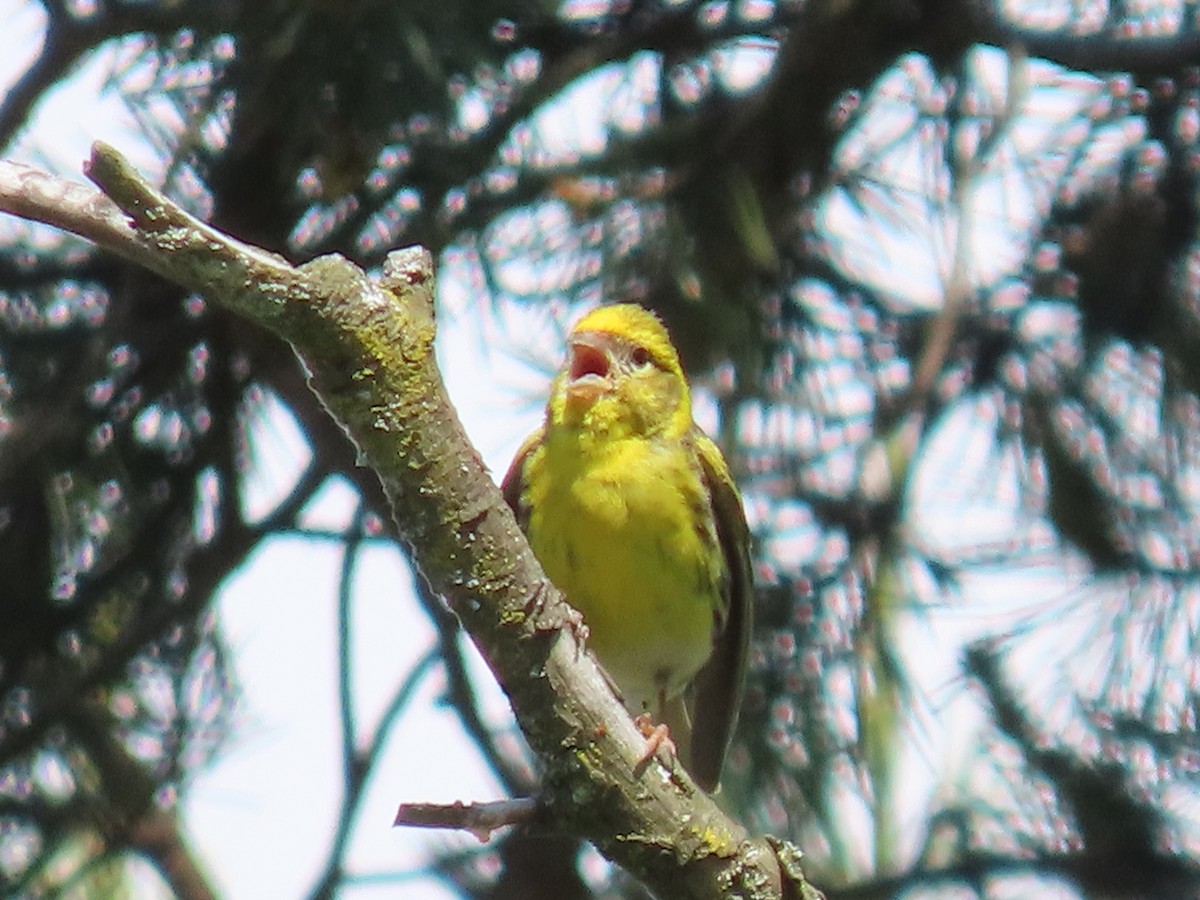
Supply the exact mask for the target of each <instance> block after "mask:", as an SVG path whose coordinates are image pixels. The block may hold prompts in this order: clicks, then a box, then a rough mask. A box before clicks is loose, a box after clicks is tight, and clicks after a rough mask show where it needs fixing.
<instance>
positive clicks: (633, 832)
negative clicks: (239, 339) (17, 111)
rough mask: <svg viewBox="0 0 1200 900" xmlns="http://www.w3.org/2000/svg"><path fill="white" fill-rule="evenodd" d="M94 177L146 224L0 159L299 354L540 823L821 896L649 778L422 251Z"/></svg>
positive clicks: (21, 208) (708, 887)
mask: <svg viewBox="0 0 1200 900" xmlns="http://www.w3.org/2000/svg"><path fill="white" fill-rule="evenodd" d="M14 169H15V170H16V171H15V172H14ZM87 172H88V174H89V176H90V177H91V178H92V179H93V180H94V181H95V182H96V183H97V184H98V185H99V186H100V187H101V188H102V189H103V190H104V192H105V193H106V194H108V196H109V197H111V198H112V199H113V200H114V201H116V204H117V205H118V207H120V209H121V210H122V211H123V212H124V213H125V214H126V215H128V216H129V217H130V218H131V219H132V227H130V225H129V224H128V223H127V222H126V221H125V220H123V219H122V217H121V216H120V215H119V214H118V213H117V212H115V211H114V209H113V208H112V206H111V204H108V203H106V202H105V201H103V200H102V199H101V198H98V197H96V196H94V195H91V196H89V195H88V194H87V193H86V192H85V191H84V189H82V188H80V187H77V186H66V185H64V184H63V183H62V182H59V181H57V180H56V179H52V178H50V177H49V176H46V175H41V174H38V173H33V172H31V170H28V169H22V168H21V167H13V166H12V165H11V164H0V210H8V211H12V212H16V213H18V214H19V215H23V216H25V217H27V218H35V219H38V220H39V221H48V222H50V223H51V224H56V225H59V226H60V227H66V228H68V229H70V230H72V231H75V232H76V233H77V234H83V235H84V236H85V237H89V238H91V239H92V240H95V241H97V242H98V243H100V244H102V246H106V247H109V248H111V249H114V250H116V251H117V252H121V253H122V254H123V255H126V256H127V257H128V258H130V259H133V260H134V261H136V262H138V263H139V264H142V265H146V266H148V267H150V268H152V269H154V270H155V271H157V272H159V273H160V274H163V275H164V276H165V277H167V278H169V279H171V280H173V281H175V282H176V283H178V284H181V285H183V286H184V287H186V288H189V289H191V290H197V291H203V292H204V293H205V294H206V296H208V297H209V298H210V299H212V300H213V301H215V302H217V303H220V304H222V305H224V306H226V307H227V308H229V309H231V310H233V311H235V312H237V313H239V314H241V315H243V316H245V317H247V318H249V319H251V320H253V321H255V322H257V323H259V324H261V325H263V326H265V327H267V328H268V329H270V330H272V331H274V332H275V333H276V334H278V335H280V336H281V337H283V338H284V339H286V340H288V341H289V342H291V343H292V345H293V346H294V347H295V348H296V350H297V352H298V353H299V354H300V356H301V357H302V358H303V359H304V361H305V363H306V364H307V366H308V370H309V372H310V373H311V384H312V386H313V389H314V390H315V391H316V393H317V394H318V396H319V397H320V398H321V400H322V402H323V403H324V404H325V406H326V407H327V408H328V410H329V411H330V413H331V414H332V415H333V416H334V417H335V418H336V419H337V420H338V421H339V422H340V424H341V425H342V427H343V428H344V429H345V430H346V432H347V434H349V435H350V437H351V438H352V439H353V441H354V442H355V444H356V445H357V447H358V449H359V451H360V453H361V454H362V457H363V459H364V460H365V461H366V462H368V463H369V464H370V466H371V467H372V468H373V469H374V470H375V472H376V474H378V476H379V478H380V481H381V483H382V485H383V490H384V493H385V494H386V496H387V497H388V500H389V503H390V504H391V508H392V513H393V517H394V518H395V521H396V525H397V527H398V529H399V531H400V533H401V535H402V536H403V538H404V539H405V540H406V541H407V542H409V543H410V545H411V547H412V550H413V557H414V559H415V560H416V561H417V562H418V564H419V565H420V567H421V569H422V571H423V572H424V574H425V577H426V578H427V579H428V581H429V583H430V585H431V586H432V587H433V588H434V590H435V591H437V592H438V593H439V594H441V595H442V596H443V597H444V598H445V599H446V601H447V602H448V604H449V605H450V607H451V609H453V610H454V612H455V614H456V615H457V616H458V618H459V620H460V621H461V622H462V623H463V624H464V626H465V627H466V628H467V630H468V632H469V633H470V635H471V637H472V639H473V640H474V642H475V644H476V645H477V646H478V648H479V650H480V652H481V653H482V655H483V657H484V659H485V660H486V661H487V663H488V665H489V666H490V667H491V669H492V671H493V673H494V674H495V676H496V677H497V679H498V680H499V682H500V684H501V685H502V686H503V688H504V689H505V691H506V692H507V694H508V696H509V699H510V700H511V702H512V705H513V709H514V711H515V713H516V715H517V719H518V721H519V722H520V725H521V727H522V729H523V730H524V732H525V734H526V736H527V737H528V739H529V743H530V745H531V746H532V747H533V749H534V751H535V752H536V753H537V754H538V756H539V758H540V759H541V760H542V762H543V764H544V766H545V773H544V778H543V790H542V794H541V796H540V797H539V798H538V806H539V812H540V817H542V818H544V819H545V821H547V822H548V823H549V824H550V826H551V827H555V828H558V829H561V830H563V831H564V832H566V833H568V834H571V835H576V836H579V837H583V838H586V839H588V840H591V841H593V842H594V843H595V844H596V846H597V847H598V848H599V849H600V851H601V852H602V853H604V854H605V855H606V856H608V857H609V858H610V859H612V860H613V861H614V862H616V863H618V864H619V865H621V866H623V867H624V868H626V869H627V870H629V871H630V872H631V873H633V874H634V875H636V876H637V877H639V878H641V879H642V880H643V881H644V882H646V884H647V885H648V886H649V887H650V888H651V889H652V890H657V891H661V892H663V893H665V894H669V895H670V896H674V897H723V896H731V895H734V894H736V895H738V896H742V897H747V898H755V897H758V898H767V897H782V896H788V897H792V896H797V897H798V896H805V897H814V896H818V895H817V893H816V892H815V891H814V890H813V889H812V888H811V887H809V886H808V885H807V884H806V883H805V882H804V880H803V877H802V876H801V875H800V873H799V870H798V868H797V866H796V865H795V860H796V859H797V857H798V853H797V851H795V850H794V848H790V847H787V846H786V845H780V844H777V843H773V842H768V841H765V840H761V839H752V838H750V837H749V836H748V835H747V834H746V832H745V830H744V829H742V828H741V827H740V826H739V825H738V824H736V823H735V822H733V821H732V820H730V819H729V818H728V817H727V816H726V815H725V814H724V813H723V812H722V811H721V810H720V809H719V808H718V807H717V806H716V804H715V803H714V802H713V801H712V799H711V798H710V797H708V796H707V795H706V794H704V793H703V792H702V791H700V790H698V789H697V788H696V787H695V785H694V784H693V783H692V782H691V780H690V778H689V777H688V775H687V773H686V772H684V771H683V770H682V769H681V768H679V767H675V768H674V769H673V770H671V769H668V768H666V767H665V766H664V765H662V764H659V763H655V764H654V765H652V766H650V767H648V768H647V769H646V771H644V772H640V773H639V774H637V775H635V773H634V770H635V766H636V765H637V763H638V761H639V759H640V757H641V755H642V751H643V747H644V741H643V739H642V737H641V735H640V734H639V733H638V731H637V729H636V728H635V727H634V726H633V723H632V722H631V720H630V718H629V715H628V714H627V713H626V711H625V710H624V708H623V707H622V706H621V704H620V702H619V701H618V700H617V699H616V697H615V696H614V695H613V693H612V690H611V689H610V688H609V686H608V684H607V682H606V680H605V679H604V677H603V676H602V675H601V673H600V670H599V669H598V668H597V666H596V664H595V662H594V661H593V659H592V657H591V656H590V655H588V654H586V653H584V652H583V647H582V645H581V643H580V640H579V637H578V634H577V633H576V631H575V630H573V629H572V628H570V627H566V628H564V627H562V626H563V625H564V624H567V623H568V622H569V621H570V612H571V611H570V609H569V607H567V606H566V604H565V603H564V602H563V600H562V598H561V596H560V595H559V593H558V591H557V590H556V589H555V588H554V586H553V585H551V584H550V582H549V581H548V580H547V579H546V576H545V574H544V573H543V572H542V570H541V567H540V566H539V565H538V563H537V560H536V559H535V558H534V556H533V554H532V552H531V551H530V549H529V546H528V544H527V543H526V541H525V539H524V536H523V535H522V534H521V532H520V530H519V529H518V528H517V526H516V523H515V521H514V520H513V517H512V514H511V512H510V511H509V509H508V507H507V506H506V505H505V503H504V501H503V499H502V498H501V496H500V492H499V490H498V489H497V488H496V485H495V484H494V483H493V481H492V479H491V477H490V475H489V474H488V472H487V470H486V469H485V468H484V465H483V463H482V461H481V460H480V458H479V455H478V454H477V453H476V451H475V450H474V448H473V447H472V446H471V445H470V443H469V441H468V440H467V437H466V434H465V433H464V432H463V430H462V426H461V424H460V423H459V421H458V417H457V415H456V414H455V412H454V409H453V407H452V406H451V405H450V401H449V398H448V397H447V395H446V392H445V389H444V386H443V384H442V380H441V376H440V373H439V372H438V369H437V365H436V360H435V358H434V353H433V338H434V330H435V326H434V319H433V261H432V259H431V257H430V256H429V254H428V252H426V251H424V250H422V249H419V248H409V249H407V250H401V251H397V252H395V253H393V254H391V255H390V256H389V258H388V260H387V263H386V264H385V267H384V273H383V276H382V277H381V278H379V279H377V280H375V279H371V278H369V277H368V276H367V275H366V274H365V273H364V272H363V271H362V270H361V269H359V268H357V267H356V266H354V265H352V264H351V263H349V262H348V261H346V260H345V259H343V258H341V257H336V256H329V257H322V258H319V259H316V260H313V261H312V262H310V263H307V264H305V265H303V266H299V267H293V266H291V265H289V264H288V263H287V262H286V261H284V260H283V259H281V258H280V257H278V256H275V255H273V254H269V253H265V252H264V251H262V250H259V249H257V248H254V247H251V246H248V245H246V244H242V243H240V242H238V241H236V240H234V239H232V238H230V237H228V236H226V235H224V234H222V233H220V232H218V231H216V230H215V229H213V228H210V227H209V226H207V225H204V224H203V223H201V222H199V221H197V220H195V219H193V218H192V217H191V216H189V215H188V214H187V213H185V212H184V211H183V210H182V209H180V208H179V207H178V206H176V205H175V204H173V203H172V202H171V201H169V200H168V199H167V198H165V197H164V196H162V195H161V194H160V193H159V192H158V191H156V190H154V189H153V188H151V187H150V186H149V185H148V184H147V183H146V182H145V181H143V180H142V179H141V178H140V177H138V175H137V174H136V173H135V172H134V171H133V170H132V169H131V167H130V166H129V165H128V164H127V163H126V162H125V161H124V159H122V158H121V156H120V155H119V154H118V153H117V152H116V151H115V150H113V149H112V148H109V147H106V146H104V145H101V144H97V145H96V146H95V147H94V148H93V153H92V158H91V160H90V163H89V165H88V167H87ZM14 190H15V192H16V194H17V196H16V197H14V196H13V193H14Z"/></svg>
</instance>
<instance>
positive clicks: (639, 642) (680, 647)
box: [525, 434, 721, 712]
mask: <svg viewBox="0 0 1200 900" xmlns="http://www.w3.org/2000/svg"><path fill="white" fill-rule="evenodd" d="M527 476H528V477H527V482H526V484H527V485H528V492H527V494H526V498H525V499H526V502H527V503H528V504H529V509H530V519H529V527H528V530H529V540H530V544H531V545H532V547H533V550H534V552H535V553H536V554H537V555H538V558H539V559H540V560H541V562H542V566H543V567H544V568H545V570H546V573H547V574H548V575H549V576H550V578H551V580H552V581H553V582H554V583H555V584H556V585H558V587H559V588H561V589H562V590H563V591H564V592H565V593H566V596H567V599H568V600H569V601H570V602H571V604H572V605H573V606H575V607H576V608H577V609H578V610H579V611H580V612H581V613H582V614H583V617H584V620H585V621H586V622H587V624H588V627H589V629H590V632H591V639H590V642H589V646H590V647H591V648H592V649H593V650H594V652H595V653H596V656H597V657H598V658H599V660H600V662H601V664H602V665H603V666H604V668H605V670H606V671H607V672H608V674H609V675H610V676H611V677H612V679H613V680H614V681H615V682H616V685H617V687H618V688H619V689H620V691H621V693H622V695H623V697H624V700H625V703H626V705H627V706H628V707H629V708H630V709H631V710H632V711H634V712H639V711H641V710H643V709H654V708H655V707H656V705H657V703H658V701H659V700H660V698H662V697H672V696H674V695H676V694H678V693H679V692H680V691H681V690H682V689H683V687H684V686H685V685H686V684H687V683H688V681H690V680H691V678H692V677H693V676H694V675H695V674H696V672H697V671H698V670H699V669H700V668H701V666H703V665H704V663H705V662H706V661H707V659H708V657H709V655H710V653H711V650H712V636H713V625H714V615H715V611H716V609H717V608H718V604H719V591H720V583H721V554H720V553H719V552H718V551H717V538H716V535H715V533H714V529H713V525H712V519H711V515H710V513H709V500H708V497H707V494H706V492H705V490H704V486H703V484H702V482H701V477H700V472H699V467H698V466H697V465H695V464H694V461H693V460H691V459H690V458H689V456H688V448H687V447H686V446H685V445H682V444H681V443H680V442H678V441H674V442H671V443H670V444H665V443H663V442H658V441H655V440H653V439H646V438H641V437H630V438H626V439H622V440H618V441H612V442H606V443H605V444H604V446H603V448H601V449H597V450H595V451H594V452H583V453H581V451H580V447H579V444H578V442H577V441H576V440H575V436H574V435H572V434H567V435H559V436H553V437H550V438H549V439H548V440H547V441H546V443H544V444H543V445H542V446H541V447H540V448H539V449H538V451H536V453H535V454H534V455H533V457H532V458H531V459H530V460H529V469H528V471H527Z"/></svg>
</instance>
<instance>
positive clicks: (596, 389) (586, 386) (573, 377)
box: [567, 332, 613, 404]
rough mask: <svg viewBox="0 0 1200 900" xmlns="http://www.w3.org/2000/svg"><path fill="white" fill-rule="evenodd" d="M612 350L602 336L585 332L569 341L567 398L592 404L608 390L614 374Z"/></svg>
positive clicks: (605, 338)
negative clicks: (611, 376)
mask: <svg viewBox="0 0 1200 900" xmlns="http://www.w3.org/2000/svg"><path fill="white" fill-rule="evenodd" d="M611 350H612V348H611V346H610V342H609V340H608V338H607V337H606V336H605V335H602V334H594V333H590V332H585V333H583V334H577V335H575V336H574V337H572V338H571V343H570V345H569V354H570V355H569V357H568V360H567V366H568V368H567V398H568V399H569V400H571V401H572V402H575V403H584V404H588V403H592V402H593V401H595V399H596V398H597V397H599V396H600V395H601V394H603V393H604V392H605V391H607V390H609V389H611V387H612V380H611V378H610V375H611V374H612V370H613V361H612V353H611Z"/></svg>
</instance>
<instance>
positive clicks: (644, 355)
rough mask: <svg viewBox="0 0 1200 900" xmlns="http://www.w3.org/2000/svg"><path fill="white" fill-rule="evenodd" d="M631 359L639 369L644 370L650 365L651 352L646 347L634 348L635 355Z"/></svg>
mask: <svg viewBox="0 0 1200 900" xmlns="http://www.w3.org/2000/svg"><path fill="white" fill-rule="evenodd" d="M630 359H631V360H632V361H633V364H634V365H635V366H637V367H638V368H639V369H644V368H645V367H646V366H648V365H650V351H649V350H647V349H646V348H645V347H634V348H633V355H632V356H631V357H630Z"/></svg>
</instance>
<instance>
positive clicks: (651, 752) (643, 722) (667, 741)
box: [633, 713, 679, 776]
mask: <svg viewBox="0 0 1200 900" xmlns="http://www.w3.org/2000/svg"><path fill="white" fill-rule="evenodd" d="M633 724H634V725H636V726H637V729H638V731H640V732H641V733H642V737H644V738H645V739H646V746H645V748H644V749H643V750H642V755H641V756H639V757H638V761H637V763H636V764H635V765H634V767H633V771H634V774H635V775H638V776H640V775H641V774H642V773H643V772H645V771H646V767H647V766H649V765H650V760H652V759H654V758H655V757H656V756H659V751H662V756H661V757H659V758H660V759H661V760H662V761H663V762H664V763H665V764H666V766H667V767H668V768H670V769H674V768H675V762H676V761H677V760H678V759H679V748H678V747H676V746H675V742H674V741H673V740H671V729H669V728H668V727H667V726H666V725H665V724H664V723H661V722H657V723H656V722H655V721H654V719H653V717H652V716H651V715H650V713H642V714H641V715H640V716H638V717H637V718H635V719H634V720H633Z"/></svg>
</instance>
